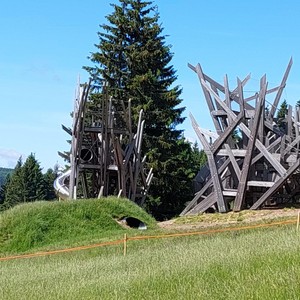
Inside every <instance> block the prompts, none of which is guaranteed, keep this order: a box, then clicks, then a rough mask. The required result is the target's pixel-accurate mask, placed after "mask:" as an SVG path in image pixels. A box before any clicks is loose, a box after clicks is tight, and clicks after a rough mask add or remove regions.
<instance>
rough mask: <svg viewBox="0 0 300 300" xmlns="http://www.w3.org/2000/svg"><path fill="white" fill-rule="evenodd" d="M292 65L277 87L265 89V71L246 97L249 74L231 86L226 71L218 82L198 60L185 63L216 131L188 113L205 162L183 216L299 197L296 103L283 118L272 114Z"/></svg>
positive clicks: (299, 133)
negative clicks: (222, 78) (252, 90)
mask: <svg viewBox="0 0 300 300" xmlns="http://www.w3.org/2000/svg"><path fill="white" fill-rule="evenodd" d="M291 66H292V59H291V60H290V62H289V64H288V66H287V69H286V71H285V73H284V76H283V79H282V81H281V83H280V85H279V86H276V87H273V88H269V86H268V82H267V78H266V75H265V76H263V77H262V78H261V79H260V84H259V87H258V89H257V92H254V93H253V94H252V95H250V96H247V97H245V96H244V94H246V93H245V92H244V87H245V85H246V84H247V82H248V81H249V79H250V75H248V76H247V77H246V78H245V79H243V80H240V79H237V86H236V87H235V88H234V89H230V88H229V84H228V78H227V75H226V76H225V77H224V82H223V83H222V84H220V83H218V82H216V81H215V80H213V79H212V78H210V77H209V76H208V75H206V74H205V73H204V72H203V71H202V68H201V66H200V64H197V65H196V66H192V65H189V67H190V68H191V69H192V70H193V71H194V72H195V73H196V74H197V76H198V79H199V81H200V85H201V88H202V90H203V93H204V96H205V100H206V103H207V106H208V108H209V111H210V115H211V118H212V121H213V124H214V126H215V131H216V133H210V132H209V131H207V130H204V129H201V128H200V127H199V125H198V124H197V122H196V120H195V118H194V117H193V115H192V114H191V115H190V118H191V122H192V126H193V128H194V130H195V132H196V134H197V136H198V138H199V140H200V142H201V144H202V146H203V149H204V151H205V153H206V155H207V164H206V165H205V166H204V167H203V168H202V169H201V170H200V171H199V173H198V175H197V177H196V178H195V187H196V194H195V197H194V199H193V200H192V201H191V202H190V203H189V204H188V205H187V206H186V208H185V209H184V210H183V212H182V213H181V215H192V214H197V213H202V212H205V211H207V210H212V209H214V210H216V211H219V212H228V211H229V210H233V211H240V210H242V209H258V208H261V207H263V206H269V205H281V204H282V205H285V204H287V203H293V202H297V201H298V197H297V196H298V194H299V193H300V174H299V165H300V159H299V155H300V151H299V145H300V130H299V128H300V110H299V107H295V109H294V110H293V108H292V107H291V106H288V109H287V114H286V116H285V118H283V119H280V120H279V119H277V118H276V111H277V107H278V105H279V103H280V100H281V96H282V93H283V90H284V88H285V85H286V81H287V78H288V74H289V72H290V69H291ZM207 135H208V136H209V139H207V138H206V136H207ZM212 138H214V141H213V140H212Z"/></svg>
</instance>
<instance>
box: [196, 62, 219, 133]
mask: <svg viewBox="0 0 300 300" xmlns="http://www.w3.org/2000/svg"><path fill="white" fill-rule="evenodd" d="M195 70H196V73H197V75H198V78H199V81H200V85H201V87H202V90H203V93H204V96H205V99H206V103H207V106H208V108H209V111H210V113H211V112H212V111H214V110H216V108H215V106H214V104H213V101H212V98H211V95H210V93H208V92H207V91H206V89H205V88H203V86H202V81H204V82H205V78H204V73H203V72H202V68H201V66H200V64H197V66H196V68H195ZM212 119H213V123H214V126H215V128H216V131H217V133H218V134H221V132H222V130H221V126H220V123H219V121H218V120H217V119H216V118H214V117H213V118H212Z"/></svg>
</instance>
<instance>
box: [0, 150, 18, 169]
mask: <svg viewBox="0 0 300 300" xmlns="http://www.w3.org/2000/svg"><path fill="white" fill-rule="evenodd" d="M21 155H22V154H21V153H19V152H18V151H16V150H12V149H3V148H0V166H1V167H4V168H14V167H15V166H16V163H17V161H18V159H19V157H20V156H21Z"/></svg>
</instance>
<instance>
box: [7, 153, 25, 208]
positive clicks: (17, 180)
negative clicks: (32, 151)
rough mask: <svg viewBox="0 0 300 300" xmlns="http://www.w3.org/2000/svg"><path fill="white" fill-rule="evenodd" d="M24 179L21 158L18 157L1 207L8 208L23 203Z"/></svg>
mask: <svg viewBox="0 0 300 300" xmlns="http://www.w3.org/2000/svg"><path fill="white" fill-rule="evenodd" d="M23 195H24V177H23V172H22V158H21V157H20V158H19V160H18V162H17V164H16V167H15V169H14V172H13V173H12V175H11V177H10V181H9V183H8V184H7V186H6V192H5V199H4V203H3V206H4V208H8V207H11V206H14V205H16V204H17V203H20V202H23V201H24V198H23Z"/></svg>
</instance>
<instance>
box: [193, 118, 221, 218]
mask: <svg viewBox="0 0 300 300" xmlns="http://www.w3.org/2000/svg"><path fill="white" fill-rule="evenodd" d="M190 119H191V121H192V126H193V128H194V130H195V132H196V134H197V136H198V137H199V139H200V141H201V143H202V145H203V148H204V151H205V153H206V156H207V161H208V165H209V169H210V172H211V176H212V180H213V185H214V191H215V194H216V197H217V203H218V207H219V212H226V211H227V205H226V203H225V201H224V198H223V194H222V186H221V181H220V177H219V175H218V169H217V166H216V162H215V159H214V156H213V153H212V151H211V150H210V147H209V144H208V143H207V141H206V139H205V137H204V136H203V135H202V134H201V132H199V129H198V127H199V126H198V124H197V122H196V120H195V119H194V117H193V115H192V114H190Z"/></svg>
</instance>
